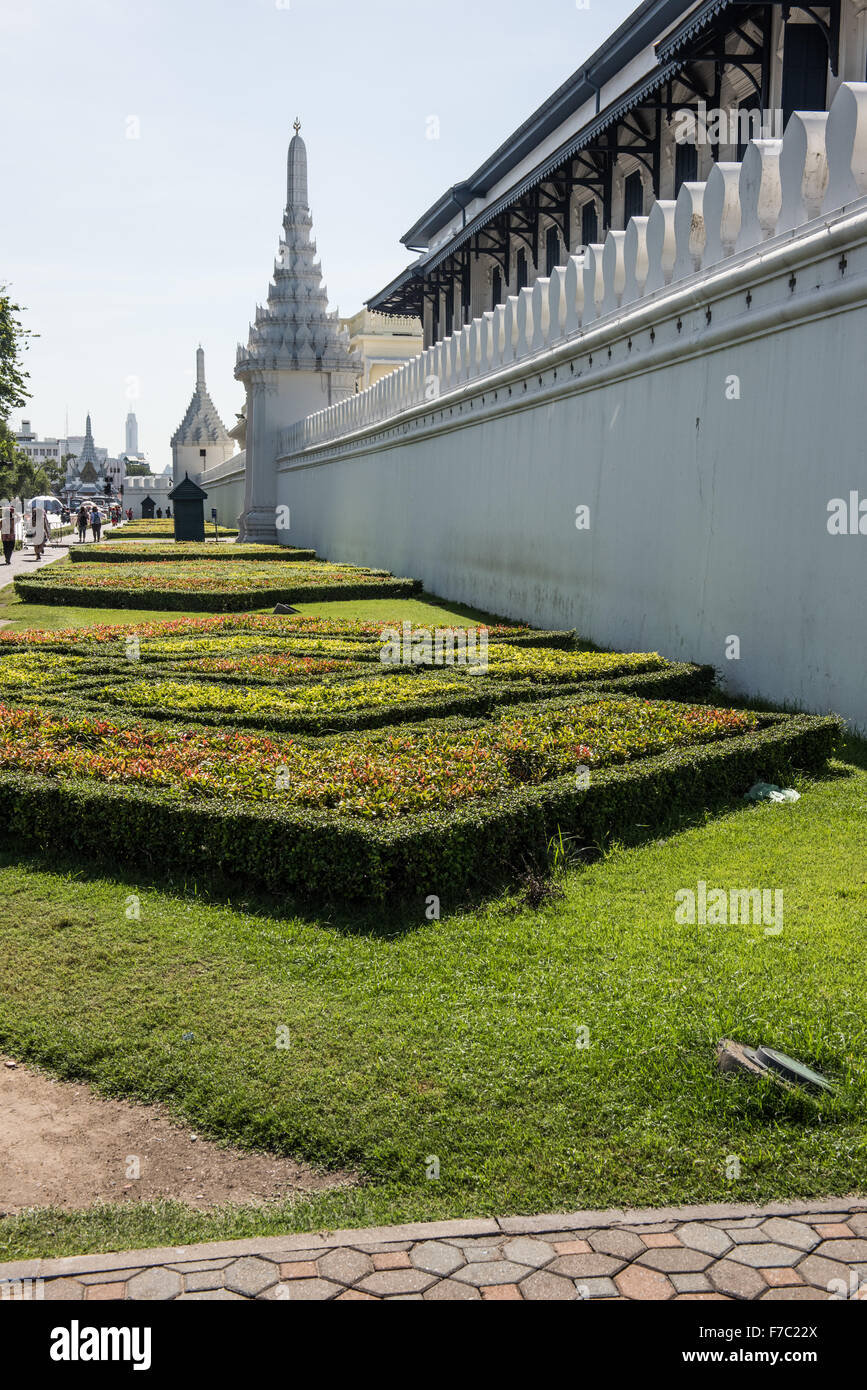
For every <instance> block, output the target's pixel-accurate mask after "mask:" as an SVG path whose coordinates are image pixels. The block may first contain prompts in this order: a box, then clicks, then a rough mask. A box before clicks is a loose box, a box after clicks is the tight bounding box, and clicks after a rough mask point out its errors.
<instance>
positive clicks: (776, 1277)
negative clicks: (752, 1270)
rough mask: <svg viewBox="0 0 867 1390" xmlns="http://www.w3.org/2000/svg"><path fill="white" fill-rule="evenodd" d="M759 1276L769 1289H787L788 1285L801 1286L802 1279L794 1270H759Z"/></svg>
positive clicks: (787, 1268)
mask: <svg viewBox="0 0 867 1390" xmlns="http://www.w3.org/2000/svg"><path fill="white" fill-rule="evenodd" d="M759 1274H760V1275H761V1276H762V1278H763V1279H764V1281H765V1283H766V1284H767V1285H768V1287H769V1288H771V1289H787V1288H788V1287H789V1285H790V1284H803V1282H804V1281H803V1279H802V1278H801V1276H800V1274H799V1273H798V1271H797V1270H796V1269H790V1268H789V1267H788V1266H786V1268H785V1269H760V1270H759Z"/></svg>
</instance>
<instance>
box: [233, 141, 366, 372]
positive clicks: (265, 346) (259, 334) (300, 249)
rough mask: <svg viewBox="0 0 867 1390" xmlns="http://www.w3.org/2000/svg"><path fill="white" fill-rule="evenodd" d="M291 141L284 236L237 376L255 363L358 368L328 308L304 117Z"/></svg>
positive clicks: (281, 366)
mask: <svg viewBox="0 0 867 1390" xmlns="http://www.w3.org/2000/svg"><path fill="white" fill-rule="evenodd" d="M294 129H295V134H294V135H293V137H292V139H291V140H290V142H289V154H288V158H287V162H286V210H285V212H284V215H283V236H282V238H281V240H280V245H279V248H278V251H277V257H276V260H275V262H274V278H273V280H272V281H271V284H270V285H269V287H268V302H267V304H266V305H264V306H263V305H257V306H256V317H255V320H254V322H253V324H252V325H251V327H250V335H249V338H248V340H247V346H246V347H241V346H239V347H238V356H237V361H236V364H235V376H236V378H237V379H238V380H239V381H242V380H243V379H244V375H245V374H246V373H247V372H250V371H252V370H254V369H255V368H263V367H264V368H272V369H289V370H293V371H302V372H315V371H350V372H355V373H356V374H357V373H358V372H359V371H360V365H361V363H360V358H359V356H358V354H357V353H351V352H350V351H349V337H348V335H347V334H345V333H341V331H340V324H339V322H338V320H337V316H336V314H332V313H329V312H328V291H327V290H326V288H325V286H324V285H323V283H322V267H321V266H320V264H319V262H318V261H317V260H316V243H315V241H314V240H313V219H312V217H311V215H310V207H309V204H308V200H307V198H308V195H307V148H306V146H305V144H304V141H303V140H302V139H301V136H300V134H299V131H300V129H301V122H300V120H297V119H296V121H295V127H294Z"/></svg>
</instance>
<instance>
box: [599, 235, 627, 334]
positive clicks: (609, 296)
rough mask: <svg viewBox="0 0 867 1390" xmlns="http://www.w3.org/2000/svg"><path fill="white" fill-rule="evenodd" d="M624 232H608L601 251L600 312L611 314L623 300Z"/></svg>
mask: <svg viewBox="0 0 867 1390" xmlns="http://www.w3.org/2000/svg"><path fill="white" fill-rule="evenodd" d="M625 241H626V233H625V232H609V233H608V235H607V237H606V238H605V245H604V248H603V251H602V279H603V282H604V290H603V294H602V313H603V314H613V313H614V311H615V310H616V309H619V308H620V305H621V303H622V302H623V291H624V289H625V288H626V264H625V260H624V242H625Z"/></svg>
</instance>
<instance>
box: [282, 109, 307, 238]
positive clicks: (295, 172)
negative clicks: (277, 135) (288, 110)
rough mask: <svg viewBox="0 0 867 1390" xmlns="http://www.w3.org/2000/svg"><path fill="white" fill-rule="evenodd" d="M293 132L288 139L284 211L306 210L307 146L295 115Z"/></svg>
mask: <svg viewBox="0 0 867 1390" xmlns="http://www.w3.org/2000/svg"><path fill="white" fill-rule="evenodd" d="M293 129H294V131H295V134H294V135H293V136H292V139H291V140H290V141H289V156H288V158H287V160H286V212H287V214H288V212H289V209H290V208H297V209H298V211H299V212H301V211H303V212H307V211H308V210H309V206H310V205H309V203H308V202H307V146H306V145H305V144H304V141H303V140H302V139H301V136H300V135H299V133H298V132H299V131H300V129H301V122H300V121H299V119H298V117H297V116H296V117H295V125H294V127H293Z"/></svg>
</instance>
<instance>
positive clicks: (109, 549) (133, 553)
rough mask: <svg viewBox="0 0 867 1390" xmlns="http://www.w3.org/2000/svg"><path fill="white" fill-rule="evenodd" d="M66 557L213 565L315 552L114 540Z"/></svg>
mask: <svg viewBox="0 0 867 1390" xmlns="http://www.w3.org/2000/svg"><path fill="white" fill-rule="evenodd" d="M69 558H70V559H71V560H74V561H75V562H76V563H78V564H88V565H89V564H100V563H103V564H104V563H106V562H109V563H112V564H128V565H131V564H136V563H141V562H143V561H144V562H149V563H151V564H155V563H157V561H160V560H164V561H175V560H184V561H187V560H207V561H209V562H212V563H215V564H217V563H219V562H220V561H230V562H231V561H235V560H299V561H302V560H306V561H311V560H315V559H316V551H315V550H302V549H300V548H299V547H296V546H288V545H215V544H214V543H213V542H211V543H210V544H209V543H208V542H207V541H174V542H173V543H172V544H171V545H160V544H159V543H158V542H152V543H150V544H141V543H139V544H136V543H135V542H130V541H126V542H125V541H115V543H114V545H104V544H99V545H83V546H77V547H75V548H74V549H72V550H70V552H69Z"/></svg>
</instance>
